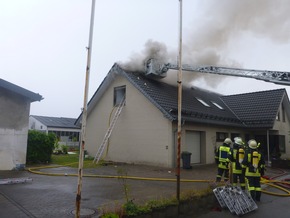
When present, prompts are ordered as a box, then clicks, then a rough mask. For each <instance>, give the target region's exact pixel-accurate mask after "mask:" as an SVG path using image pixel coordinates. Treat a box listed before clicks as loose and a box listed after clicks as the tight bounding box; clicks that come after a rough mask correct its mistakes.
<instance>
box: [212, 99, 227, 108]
mask: <svg viewBox="0 0 290 218" xmlns="http://www.w3.org/2000/svg"><path fill="white" fill-rule="evenodd" d="M211 103H213V104H214V105H215V106H216V107H217V108H219V109H221V110H224V108H223V107H222V106H220V105H219V104H218V103H216V102H214V101H212V102H211Z"/></svg>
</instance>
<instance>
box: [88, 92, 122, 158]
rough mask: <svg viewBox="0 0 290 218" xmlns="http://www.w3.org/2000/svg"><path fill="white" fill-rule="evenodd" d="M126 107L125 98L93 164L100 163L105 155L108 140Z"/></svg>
mask: <svg viewBox="0 0 290 218" xmlns="http://www.w3.org/2000/svg"><path fill="white" fill-rule="evenodd" d="M124 105H125V98H123V100H122V101H121V103H120V104H119V105H118V108H117V110H116V112H115V115H114V117H113V120H112V122H111V124H110V126H109V128H108V130H107V132H106V134H105V137H104V139H103V142H102V144H101V145H100V147H99V149H98V151H97V153H96V156H95V158H94V161H93V163H98V162H99V160H100V159H101V156H102V154H103V151H104V149H105V147H106V144H107V142H108V140H109V138H110V136H111V133H112V131H113V128H114V126H115V124H116V122H117V120H118V118H119V116H120V114H121V111H122V109H123V107H124Z"/></svg>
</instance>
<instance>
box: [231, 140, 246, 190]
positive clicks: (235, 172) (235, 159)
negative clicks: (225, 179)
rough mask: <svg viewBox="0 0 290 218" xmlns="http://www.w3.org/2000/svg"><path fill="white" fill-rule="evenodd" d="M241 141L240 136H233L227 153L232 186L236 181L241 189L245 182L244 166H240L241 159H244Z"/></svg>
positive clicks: (243, 187) (243, 188)
mask: <svg viewBox="0 0 290 218" xmlns="http://www.w3.org/2000/svg"><path fill="white" fill-rule="evenodd" d="M243 145H244V143H243V141H242V139H241V138H240V137H236V138H234V145H233V148H232V149H231V150H230V153H229V156H228V158H229V160H230V161H231V163H232V165H231V172H232V176H233V177H232V178H233V181H232V182H233V186H238V182H239V183H240V187H241V189H242V190H245V189H246V182H245V167H244V166H242V161H243V160H244V153H245V151H244V149H243Z"/></svg>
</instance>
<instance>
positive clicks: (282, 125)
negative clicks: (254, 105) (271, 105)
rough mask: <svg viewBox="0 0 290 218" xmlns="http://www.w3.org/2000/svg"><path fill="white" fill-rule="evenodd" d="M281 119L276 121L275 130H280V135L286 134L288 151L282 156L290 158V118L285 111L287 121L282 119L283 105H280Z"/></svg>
mask: <svg viewBox="0 0 290 218" xmlns="http://www.w3.org/2000/svg"><path fill="white" fill-rule="evenodd" d="M279 110H280V114H281V117H280V121H277V120H276V121H275V124H274V127H273V130H279V135H285V147H286V153H285V154H282V158H290V122H289V120H290V118H289V117H288V116H287V113H286V112H285V122H283V120H282V107H281V106H280V108H279Z"/></svg>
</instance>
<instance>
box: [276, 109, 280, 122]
mask: <svg viewBox="0 0 290 218" xmlns="http://www.w3.org/2000/svg"><path fill="white" fill-rule="evenodd" d="M276 120H277V121H280V110H279V111H278V113H277V115H276Z"/></svg>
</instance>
